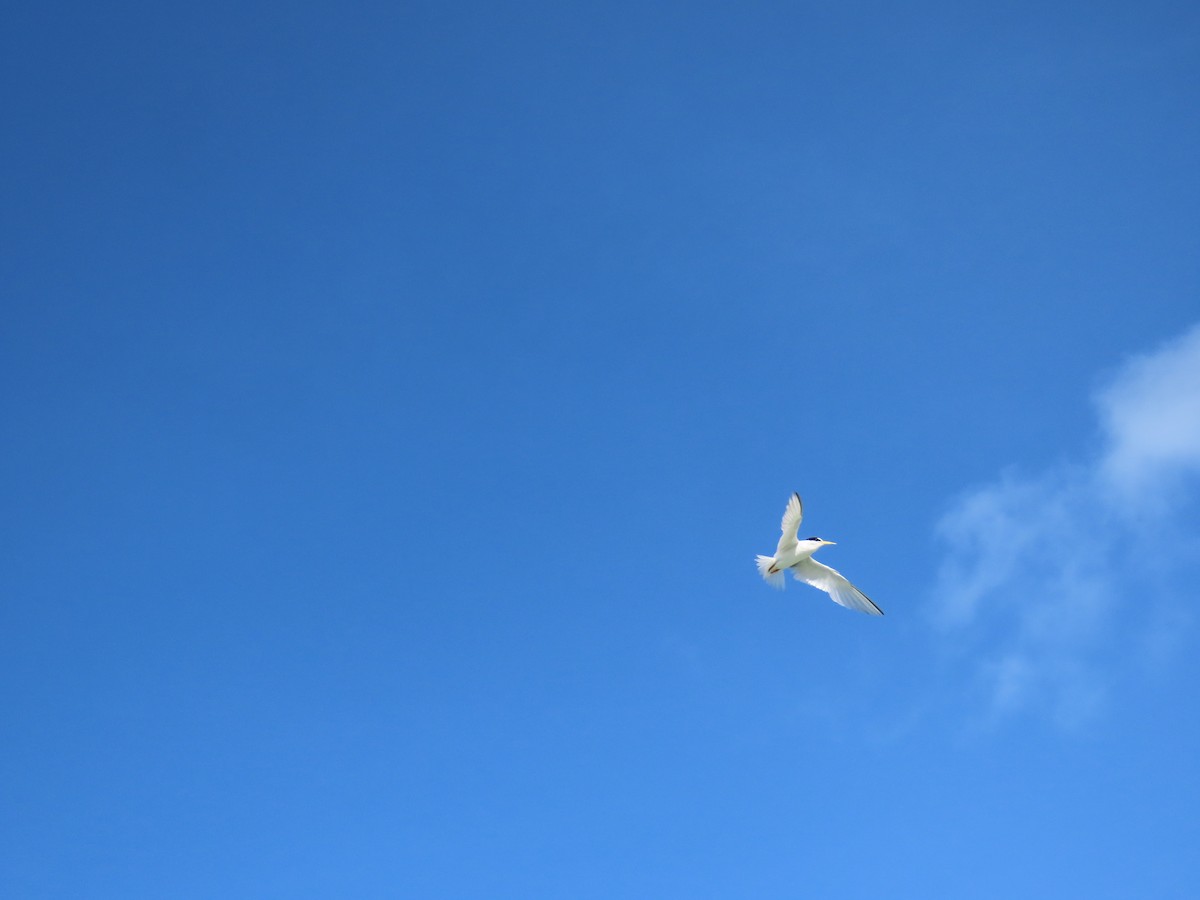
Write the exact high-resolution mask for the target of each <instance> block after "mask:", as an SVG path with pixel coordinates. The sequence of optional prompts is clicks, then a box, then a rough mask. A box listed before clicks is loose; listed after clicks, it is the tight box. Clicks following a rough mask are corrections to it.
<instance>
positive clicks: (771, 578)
mask: <svg viewBox="0 0 1200 900" xmlns="http://www.w3.org/2000/svg"><path fill="white" fill-rule="evenodd" d="M757 560H758V574H759V575H761V576H762V577H763V581H765V582H766V583H767V584H769V585H770V586H771V587H773V588H775V589H777V590H780V591H782V590H783V589H784V587H786V586H787V579H785V578H784V577H783V572H772V571H770V569H771V566H772V565H774V563H775V557H773V556H759V557H757Z"/></svg>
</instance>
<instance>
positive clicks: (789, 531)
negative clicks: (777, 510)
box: [775, 493, 804, 556]
mask: <svg viewBox="0 0 1200 900" xmlns="http://www.w3.org/2000/svg"><path fill="white" fill-rule="evenodd" d="M803 518H804V504H803V503H801V502H800V495H799V494H795V493H793V494H792V496H791V498H790V499H789V500H788V505H787V509H785V510H784V511H783V523H782V524H781V525H780V527H781V528H782V529H783V536H782V537H780V538H779V546H778V547H776V548H775V555H776V556H778V555H779V554H780V553H782V552H783V551H784V549H785V548H787V547H791V546H792V544H794V543H796V534H797V533H798V532H799V531H800V520H801V519H803Z"/></svg>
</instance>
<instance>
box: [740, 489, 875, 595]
mask: <svg viewBox="0 0 1200 900" xmlns="http://www.w3.org/2000/svg"><path fill="white" fill-rule="evenodd" d="M803 517H804V504H803V503H801V502H800V495H799V494H792V496H791V498H790V499H789V500H788V505H787V509H785V510H784V511H783V526H782V527H783V535H782V536H781V537H780V538H779V546H778V547H776V548H775V555H774V556H759V557H758V574H760V575H761V576H762V577H763V579H764V580H765V581H766V582H767V584H769V585H771V587H774V588H778V589H779V590H783V588H784V586H785V584H786V582H785V580H784V574H783V573H784V570H786V569H791V570H792V574H793V575H794V576H795V577H796V580H797V581H803V582H806V583H808V584H811V585H812V586H813V587H815V588H818V589H820V590H822V591H824V592H825V593H827V594H828V595H829V596H830V597H832V598H833V602H834V603H840V604H841V605H842V606H844V607H846V608H847V609H856V610H858V611H859V612H864V613H866V614H867V615H870V616H882V615H883V610H882V609H880V608H879V607H878V606H876V605H875V604H874V603H872V602H871V598H870V597H868V596H867V595H866V594H864V593H863V592H862V591H860V590H859V589H858V588H856V587H855V586H854V585H852V584H851V583H850V582H849V581H847V580H846V577H845V576H844V575H842V573H841V572H839V571H837V570H836V569H831V568H829V566H823V565H821V564H820V563H819V562H817V561H816V560H815V559H813V558H812V555H813V554H814V553H816V552H817V551H818V550H820V549H821V548H822V547H826V546H829V545H831V544H833V543H834V542H833V541H823V540H821V539H820V538H818V537H810V538H805V539H804V540H798V539H797V538H796V535H797V534H798V533H799V531H800V520H801V519H802V518H803Z"/></svg>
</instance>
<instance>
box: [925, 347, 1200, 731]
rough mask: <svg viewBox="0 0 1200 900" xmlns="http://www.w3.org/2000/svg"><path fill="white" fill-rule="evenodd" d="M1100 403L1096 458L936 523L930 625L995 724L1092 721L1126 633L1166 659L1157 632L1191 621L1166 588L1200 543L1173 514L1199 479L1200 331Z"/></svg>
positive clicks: (1132, 364) (1019, 482)
mask: <svg viewBox="0 0 1200 900" xmlns="http://www.w3.org/2000/svg"><path fill="white" fill-rule="evenodd" d="M1095 404H1096V407H1097V411H1098V414H1099V418H1100V426H1101V429H1102V436H1103V442H1102V446H1101V452H1100V454H1099V456H1098V457H1097V458H1095V459H1094V460H1092V461H1090V462H1087V463H1082V464H1075V465H1063V466H1058V467H1055V468H1053V469H1050V470H1048V471H1045V472H1041V473H1037V474H1033V475H1030V474H1020V473H1016V472H1006V473H1004V474H1003V475H1001V476H1000V477H999V478H998V479H997V480H996V481H995V482H994V483H991V484H988V485H984V486H983V487H979V488H976V489H974V490H971V491H969V492H967V493H965V494H963V495H962V496H961V497H959V498H958V499H957V500H956V501H955V502H954V503H953V504H952V506H951V508H950V510H949V511H948V512H947V513H946V514H945V515H944V516H943V518H942V519H941V521H940V522H939V523H938V526H937V534H938V537H939V539H940V541H941V542H942V544H943V546H944V548H945V557H944V559H943V562H942V564H941V568H940V572H939V577H938V581H937V589H936V591H935V596H934V600H933V603H932V606H931V615H932V619H933V622H934V624H935V626H936V627H937V629H938V631H939V633H940V634H942V635H943V636H944V637H945V638H946V642H947V646H948V647H950V648H953V652H952V656H953V662H952V665H954V666H955V667H956V668H957V669H959V670H960V671H961V672H963V673H965V681H966V684H967V685H968V687H969V689H971V690H974V691H978V692H979V693H981V694H982V696H983V698H984V707H985V710H986V712H987V715H988V716H990V717H1003V716H1007V715H1011V714H1014V713H1018V712H1021V711H1039V712H1043V713H1046V714H1048V715H1050V716H1052V717H1053V718H1054V719H1055V720H1056V721H1058V722H1060V723H1062V724H1065V725H1070V724H1073V723H1076V722H1078V721H1080V720H1082V719H1086V718H1087V717H1088V716H1089V715H1091V714H1092V713H1093V712H1094V711H1095V710H1096V709H1098V708H1099V706H1100V705H1101V704H1102V701H1103V696H1104V692H1105V690H1106V686H1107V683H1108V679H1109V678H1110V677H1112V674H1113V671H1114V669H1115V668H1116V667H1117V666H1116V665H1115V664H1114V655H1116V656H1119V655H1120V653H1121V652H1122V651H1121V650H1120V647H1121V646H1122V644H1121V642H1118V641H1116V640H1115V639H1114V634H1113V631H1114V627H1115V625H1116V624H1117V622H1118V620H1120V625H1121V630H1122V635H1123V636H1124V637H1128V631H1129V630H1130V629H1132V630H1134V631H1135V632H1137V633H1138V634H1140V639H1139V640H1133V641H1125V645H1127V646H1140V647H1142V648H1150V647H1153V648H1158V649H1156V650H1154V651H1152V652H1159V653H1160V655H1161V648H1162V647H1166V646H1169V645H1170V644H1171V642H1170V641H1169V640H1167V639H1166V637H1165V636H1164V635H1163V634H1162V629H1163V623H1164V622H1170V623H1175V624H1178V625H1179V627H1183V623H1184V622H1185V619H1183V618H1181V617H1180V616H1179V615H1178V614H1177V613H1174V612H1172V610H1173V609H1175V608H1176V607H1175V606H1174V605H1173V601H1172V598H1171V595H1170V590H1169V587H1168V585H1169V583H1170V579H1169V570H1170V569H1171V567H1172V566H1173V565H1177V564H1179V563H1180V559H1179V556H1180V553H1183V554H1184V555H1187V548H1188V547H1189V546H1190V547H1193V548H1194V547H1195V543H1194V542H1195V539H1196V535H1195V534H1194V532H1195V528H1194V526H1193V527H1192V528H1191V533H1189V529H1188V526H1187V525H1185V524H1181V521H1180V519H1179V518H1178V517H1177V516H1176V515H1175V513H1177V512H1178V511H1179V510H1180V509H1183V508H1186V506H1187V505H1188V503H1189V502H1190V496H1191V489H1192V487H1193V486H1194V484H1195V480H1194V479H1192V478H1191V476H1194V475H1196V474H1198V473H1200V326H1197V327H1194V328H1192V329H1191V330H1190V331H1188V332H1187V333H1186V334H1184V335H1183V336H1182V337H1180V338H1178V339H1176V340H1174V341H1172V342H1170V343H1168V344H1166V345H1165V346H1163V347H1162V348H1160V349H1159V350H1158V351H1156V352H1154V353H1150V354H1146V355H1143V356H1139V357H1136V358H1134V359H1131V360H1130V361H1129V362H1127V363H1126V364H1125V365H1123V366H1122V367H1121V368H1120V369H1119V370H1118V371H1117V373H1116V374H1115V376H1114V377H1113V378H1112V379H1111V380H1110V381H1109V382H1108V384H1107V385H1106V386H1105V387H1104V388H1103V389H1102V390H1101V391H1099V392H1098V394H1097V395H1096V397H1095ZM1147 534H1151V535H1153V541H1148V540H1147V539H1146V537H1145V536H1146V535H1147ZM1188 541H1192V542H1193V543H1191V544H1189V543H1188ZM1155 548H1157V552H1153V551H1154V550H1155ZM1140 551H1146V552H1145V553H1142V552H1140ZM1135 596H1136V601H1137V602H1136V603H1133V602H1132V601H1133V600H1134V599H1135ZM1131 616H1132V617H1133V618H1132V620H1131V619H1130V617H1131Z"/></svg>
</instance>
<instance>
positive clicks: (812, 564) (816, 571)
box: [792, 557, 883, 616]
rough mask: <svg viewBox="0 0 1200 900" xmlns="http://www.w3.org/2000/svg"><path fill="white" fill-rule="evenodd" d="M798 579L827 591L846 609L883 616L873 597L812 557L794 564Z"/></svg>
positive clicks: (793, 570) (793, 567)
mask: <svg viewBox="0 0 1200 900" xmlns="http://www.w3.org/2000/svg"><path fill="white" fill-rule="evenodd" d="M792 572H793V573H794V574H795V576H796V580H797V581H803V582H805V583H807V584H811V585H812V586H813V587H815V588H819V589H820V590H822V591H824V592H825V593H827V594H828V595H829V596H830V597H832V598H833V602H834V603H840V604H841V605H842V606H844V607H846V609H854V610H857V611H858V612H864V613H866V614H867V615H869V616H882V615H883V610H882V609H880V608H879V607H878V606H876V605H875V604H874V603H872V602H871V598H870V597H868V596H867V595H866V594H864V593H863V592H862V591H860V590H859V589H858V588H856V587H855V586H854V585H852V584H851V583H850V582H849V581H847V580H846V576H844V575H843V574H842V573H841V572H839V571H838V570H837V569H831V568H829V566H823V565H821V564H820V563H819V562H817V561H816V560H815V559H813V558H812V557H809V558H808V559H802V560H800V562H798V563H796V564H795V565H794V566H792Z"/></svg>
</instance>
